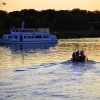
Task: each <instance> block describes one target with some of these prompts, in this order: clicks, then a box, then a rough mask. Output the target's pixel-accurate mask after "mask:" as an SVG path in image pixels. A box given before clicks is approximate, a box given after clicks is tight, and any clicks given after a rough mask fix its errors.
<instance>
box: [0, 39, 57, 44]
mask: <svg viewBox="0 0 100 100" xmlns="http://www.w3.org/2000/svg"><path fill="white" fill-rule="evenodd" d="M57 42H58V41H48V40H47V41H46V40H45V41H0V43H1V44H23V43H25V44H26V43H29V44H31V43H57Z"/></svg>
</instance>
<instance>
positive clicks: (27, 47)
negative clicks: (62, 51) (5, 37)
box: [1, 43, 57, 52]
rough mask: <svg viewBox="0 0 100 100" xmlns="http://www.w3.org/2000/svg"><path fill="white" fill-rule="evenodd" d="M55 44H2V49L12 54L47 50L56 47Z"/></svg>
mask: <svg viewBox="0 0 100 100" xmlns="http://www.w3.org/2000/svg"><path fill="white" fill-rule="evenodd" d="M56 44H57V43H47V44H46V43H45V44H43V43H41V44H2V45H1V46H2V47H3V48H8V49H10V50H11V51H12V52H29V51H31V50H47V49H50V48H53V47H55V46H56Z"/></svg>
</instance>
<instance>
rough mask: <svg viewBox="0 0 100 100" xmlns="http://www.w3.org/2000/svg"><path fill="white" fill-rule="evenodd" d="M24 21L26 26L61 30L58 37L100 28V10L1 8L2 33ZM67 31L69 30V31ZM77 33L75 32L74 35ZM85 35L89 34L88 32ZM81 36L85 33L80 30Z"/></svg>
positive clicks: (0, 25) (0, 28)
mask: <svg viewBox="0 0 100 100" xmlns="http://www.w3.org/2000/svg"><path fill="white" fill-rule="evenodd" d="M22 21H25V27H26V28H28V27H30V28H33V27H35V28H38V27H44V28H45V27H47V28H50V29H51V30H53V31H56V32H54V33H55V34H57V31H59V32H58V33H59V34H57V35H58V37H68V36H71V35H73V34H74V33H75V32H74V31H89V28H91V27H92V28H94V30H100V11H87V10H80V9H73V10H59V11H55V10H54V9H48V10H42V11H36V10H34V9H23V10H21V11H13V12H9V13H8V12H6V11H3V10H0V33H2V32H1V31H3V30H7V31H8V30H9V28H12V26H14V27H21V22H22ZM65 31H67V33H66V32H65ZM68 31H69V32H68ZM72 31H73V33H72ZM62 33H63V34H62ZM76 34H77V33H75V34H74V36H75V35H76ZM84 34H85V33H84ZM85 35H86V36H88V34H85ZM85 35H84V36H85ZM90 35H91V34H90ZM90 35H89V36H90ZM81 36H83V35H82V34H80V32H79V33H78V35H77V37H81ZM86 36H85V37H86ZM93 36H94V34H93Z"/></svg>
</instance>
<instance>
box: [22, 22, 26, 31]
mask: <svg viewBox="0 0 100 100" xmlns="http://www.w3.org/2000/svg"><path fill="white" fill-rule="evenodd" d="M24 24H25V22H24V21H22V29H23V28H24Z"/></svg>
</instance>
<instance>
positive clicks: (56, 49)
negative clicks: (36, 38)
mask: <svg viewBox="0 0 100 100" xmlns="http://www.w3.org/2000/svg"><path fill="white" fill-rule="evenodd" d="M76 49H84V50H85V51H86V53H87V56H88V59H89V61H88V62H85V63H73V62H71V61H70V59H71V54H72V52H73V51H74V50H76ZM0 100H100V38H95V39H77V40H76V39H68V40H67V39H66V40H59V43H58V44H33V45H29V44H24V45H18V44H16V45H1V46H0Z"/></svg>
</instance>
